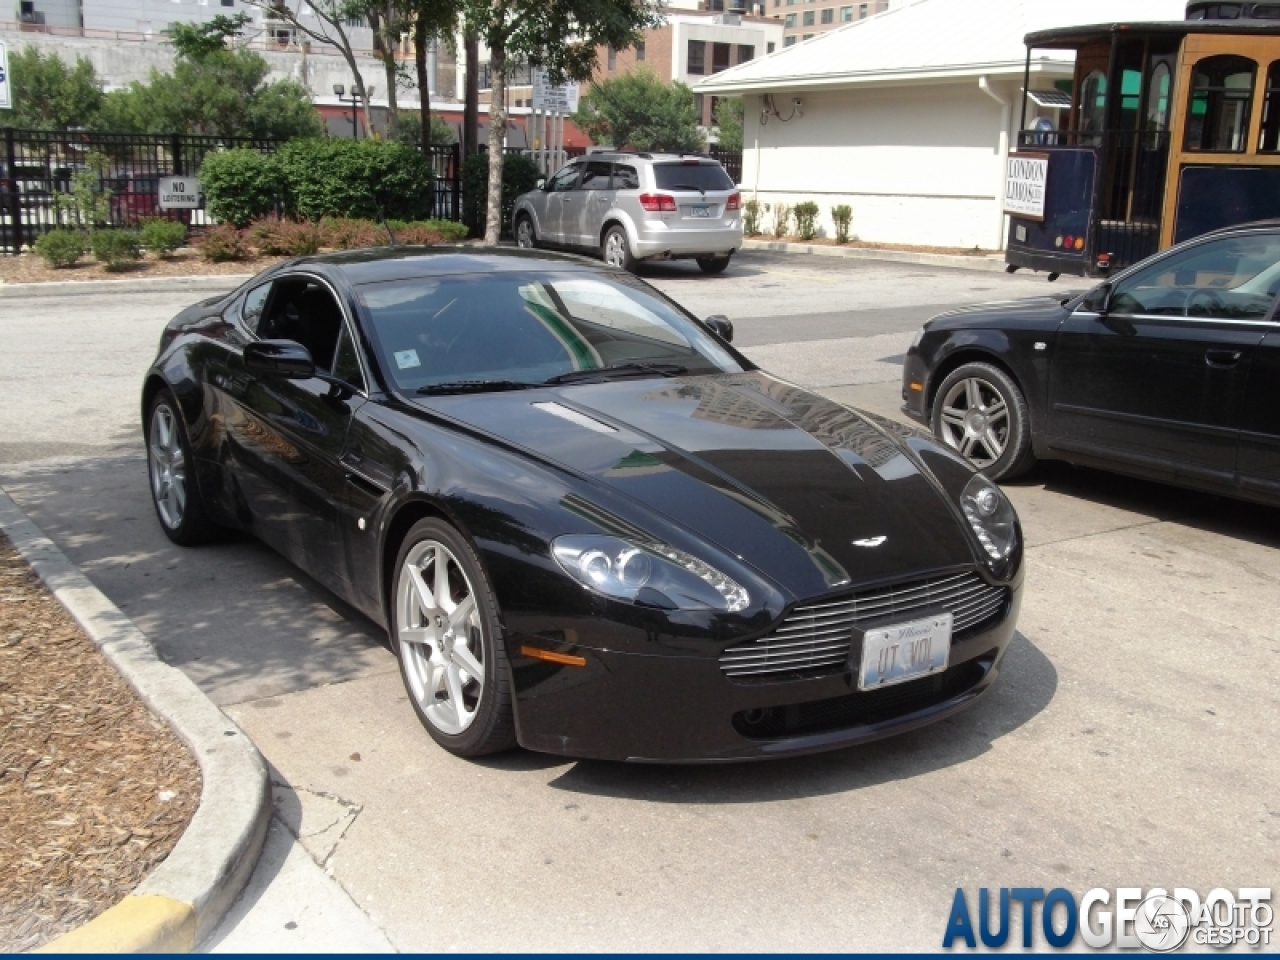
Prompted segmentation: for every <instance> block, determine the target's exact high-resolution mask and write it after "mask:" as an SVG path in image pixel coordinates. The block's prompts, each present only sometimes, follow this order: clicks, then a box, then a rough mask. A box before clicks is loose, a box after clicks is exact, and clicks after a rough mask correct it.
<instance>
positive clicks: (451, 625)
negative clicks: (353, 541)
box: [388, 519, 516, 757]
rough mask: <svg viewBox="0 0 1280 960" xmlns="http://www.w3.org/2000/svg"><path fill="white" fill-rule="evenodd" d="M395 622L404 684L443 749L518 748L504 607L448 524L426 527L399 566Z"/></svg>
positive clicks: (414, 534) (415, 534)
mask: <svg viewBox="0 0 1280 960" xmlns="http://www.w3.org/2000/svg"><path fill="white" fill-rule="evenodd" d="M391 601H392V608H391V616H390V617H389V618H388V624H389V633H390V635H391V646H392V649H394V650H395V651H396V654H397V655H398V656H399V658H400V677H401V679H402V680H403V681H404V688H405V692H406V693H408V694H409V702H410V703H411V704H412V705H413V711H414V713H416V714H417V715H418V720H419V721H420V722H421V723H422V725H423V726H424V727H426V728H427V733H429V734H430V735H431V738H432V739H433V740H435V742H436V743H438V744H439V745H440V746H442V747H444V749H446V750H448V751H449V752H450V753H452V754H454V755H456V756H459V757H480V756H484V755H486V754H490V753H498V752H500V751H502V750H509V749H511V748H512V747H514V746H515V745H516V732H515V707H514V703H513V697H512V692H511V678H510V670H509V669H508V667H507V655H506V650H505V649H504V647H503V644H502V629H501V626H500V625H499V623H498V603H497V600H496V599H495V598H494V595H493V588H492V587H491V586H490V585H489V579H488V577H486V576H485V573H484V568H483V567H481V565H480V558H479V557H477V556H476V554H475V551H474V550H472V548H471V544H469V543H468V542H467V540H466V538H464V537H463V536H462V535H461V534H459V533H458V531H457V530H455V529H454V528H453V527H451V526H449V524H447V523H445V522H444V521H442V520H436V519H428V520H419V521H418V522H417V523H416V524H414V525H413V527H412V528H411V529H410V530H409V533H408V534H407V535H406V536H405V538H404V543H403V544H401V545H400V552H399V554H398V556H397V558H396V566H395V583H394V584H393V585H392V593H391Z"/></svg>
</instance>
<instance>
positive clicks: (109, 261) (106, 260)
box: [89, 230, 142, 271]
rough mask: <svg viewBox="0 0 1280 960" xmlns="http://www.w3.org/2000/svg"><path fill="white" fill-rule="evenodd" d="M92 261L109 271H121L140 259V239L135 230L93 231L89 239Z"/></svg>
mask: <svg viewBox="0 0 1280 960" xmlns="http://www.w3.org/2000/svg"><path fill="white" fill-rule="evenodd" d="M89 245H90V246H91V247H92V248H93V259H95V260H97V261H98V262H99V263H101V264H102V265H103V266H104V267H105V268H106V269H108V270H111V271H116V270H123V269H124V268H125V267H127V266H128V265H129V264H131V263H133V262H134V261H135V260H141V259H142V238H141V237H140V236H139V234H138V231H137V230H95V231H93V233H92V234H90V237H89Z"/></svg>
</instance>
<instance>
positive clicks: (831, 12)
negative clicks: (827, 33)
mask: <svg viewBox="0 0 1280 960" xmlns="http://www.w3.org/2000/svg"><path fill="white" fill-rule="evenodd" d="M835 15H836V11H835V8H834V7H827V9H825V10H823V11H822V22H823V23H830V22H831V21H832V20H834V19H835Z"/></svg>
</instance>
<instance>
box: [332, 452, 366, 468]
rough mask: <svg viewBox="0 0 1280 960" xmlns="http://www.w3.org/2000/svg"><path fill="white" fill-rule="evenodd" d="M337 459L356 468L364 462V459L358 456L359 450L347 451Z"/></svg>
mask: <svg viewBox="0 0 1280 960" xmlns="http://www.w3.org/2000/svg"><path fill="white" fill-rule="evenodd" d="M338 459H339V460H341V461H342V462H343V463H346V464H350V465H351V466H353V467H358V466H359V465H360V464H361V463H363V462H364V457H363V456H362V455H361V454H360V451H359V450H348V451H347V452H346V453H344V454H343V455H342V456H340V457H339V458H338Z"/></svg>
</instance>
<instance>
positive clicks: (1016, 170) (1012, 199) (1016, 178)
mask: <svg viewBox="0 0 1280 960" xmlns="http://www.w3.org/2000/svg"><path fill="white" fill-rule="evenodd" d="M1048 176H1049V157H1048V155H1047V154H1043V153H1011V154H1009V169H1008V173H1007V175H1006V177H1005V181H1004V212H1005V213H1008V214H1012V215H1014V216H1018V217H1026V218H1027V219H1029V220H1043V219H1044V185H1045V181H1046V180H1047V179H1048Z"/></svg>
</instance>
